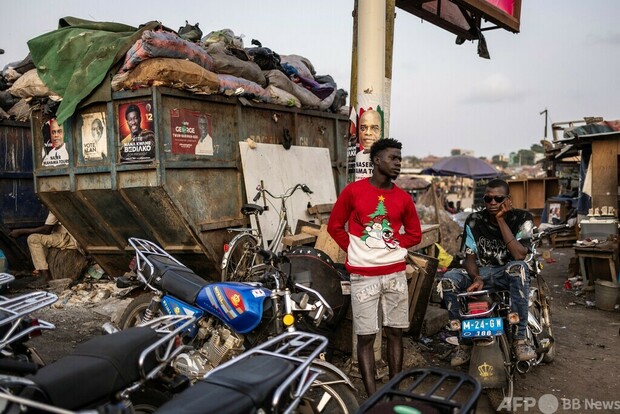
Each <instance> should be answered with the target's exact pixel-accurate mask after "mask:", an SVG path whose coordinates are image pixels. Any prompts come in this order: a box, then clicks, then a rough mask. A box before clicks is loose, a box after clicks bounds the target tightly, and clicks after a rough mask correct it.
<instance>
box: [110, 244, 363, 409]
mask: <svg viewBox="0 0 620 414" xmlns="http://www.w3.org/2000/svg"><path fill="white" fill-rule="evenodd" d="M129 244H130V245H131V246H132V247H133V249H134V250H135V252H136V259H135V277H134V278H133V279H131V278H130V279H128V278H126V277H123V278H119V279H118V280H117V285H118V286H119V287H128V286H131V285H132V284H133V285H135V284H138V285H139V286H141V287H143V288H145V289H148V290H150V293H147V294H142V295H140V296H138V297H136V298H135V299H134V300H133V301H132V302H131V303H130V304H129V305H128V306H127V308H126V310H125V312H124V313H123V315H122V316H121V318H120V321H119V327H120V328H121V329H126V328H129V327H132V326H137V325H140V324H143V323H146V322H148V321H149V320H151V319H152V318H155V317H158V316H161V315H191V316H193V317H194V318H195V319H196V322H195V323H194V324H192V325H191V326H190V327H189V328H188V332H187V335H185V341H186V345H187V349H188V350H187V351H186V352H183V353H181V354H179V355H177V357H176V358H175V360H174V362H173V363H172V364H173V367H174V368H176V369H177V370H178V371H179V372H181V373H182V374H184V375H185V376H187V377H188V378H189V379H190V380H191V381H192V382H194V381H197V380H199V379H201V378H202V377H204V375H205V374H206V373H207V372H209V371H211V370H212V369H214V368H215V367H218V366H219V365H220V364H222V363H224V362H226V361H228V360H230V359H232V358H234V357H236V356H238V355H240V354H242V353H243V352H244V351H246V350H248V349H251V348H253V347H255V346H257V345H259V344H261V343H264V342H266V341H267V340H269V339H271V338H273V337H275V336H277V335H279V334H281V333H283V332H286V331H288V332H294V331H295V330H296V329H297V328H296V324H299V323H300V322H301V321H302V320H303V322H304V324H305V325H306V324H308V321H310V323H311V324H314V325H315V326H317V327H318V326H319V325H321V324H322V323H324V322H325V321H329V320H331V319H332V318H333V316H334V312H333V310H332V308H331V307H330V306H329V304H328V303H327V301H325V299H323V297H322V295H321V294H320V293H319V292H317V291H316V290H313V289H312V288H310V287H305V286H302V285H299V284H296V283H294V282H293V281H292V280H291V278H289V277H288V275H287V274H286V271H285V270H283V268H284V269H285V268H286V267H285V266H280V262H279V261H280V256H276V255H274V254H273V253H271V252H269V251H265V250H261V251H259V254H261V255H262V256H263V263H265V270H264V273H263V274H262V275H261V276H260V280H259V281H256V282H215V283H212V282H207V281H206V280H204V279H203V278H202V277H200V276H198V275H197V274H195V273H194V272H193V271H192V270H191V269H189V268H188V267H186V266H185V265H183V264H182V263H181V262H179V261H178V260H176V259H175V258H174V257H172V256H171V255H170V254H168V253H167V252H166V251H165V250H163V249H162V248H161V247H159V246H157V245H156V244H154V243H152V242H150V241H148V240H143V239H138V238H130V239H129ZM313 365H316V366H318V367H319V368H320V369H321V371H322V372H323V373H322V374H321V375H320V376H319V377H318V378H317V379H316V380H315V381H314V382H313V385H312V387H311V390H312V392H313V393H316V394H318V398H319V399H321V400H322V401H323V403H322V404H321V409H320V412H344V413H351V412H355V409H356V408H357V405H358V404H357V401H356V398H355V388H354V386H353V384H352V383H351V381H350V380H349V378H348V377H347V376H346V375H345V374H344V373H343V372H342V371H341V370H339V369H338V368H337V367H335V366H333V365H332V364H330V363H328V362H327V361H325V360H323V359H320V358H317V359H314V361H313Z"/></svg>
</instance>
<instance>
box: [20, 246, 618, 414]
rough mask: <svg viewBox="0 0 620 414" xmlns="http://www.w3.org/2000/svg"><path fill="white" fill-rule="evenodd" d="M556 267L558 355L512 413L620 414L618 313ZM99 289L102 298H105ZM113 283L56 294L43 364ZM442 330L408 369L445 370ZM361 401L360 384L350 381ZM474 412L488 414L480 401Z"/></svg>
mask: <svg viewBox="0 0 620 414" xmlns="http://www.w3.org/2000/svg"><path fill="white" fill-rule="evenodd" d="M542 250H548V251H550V253H551V258H552V259H553V261H554V262H553V263H547V264H545V268H544V270H543V275H544V277H545V279H546V280H547V282H548V283H549V285H550V287H551V291H552V294H551V303H552V321H553V327H554V333H555V337H556V346H557V356H556V359H555V361H554V362H553V363H551V364H548V365H541V366H538V367H534V368H532V370H531V371H530V372H528V373H527V374H525V375H522V376H519V377H518V378H517V380H516V385H515V396H516V397H520V398H517V399H515V405H517V404H520V405H517V406H516V412H532V413H545V414H546V413H554V412H559V413H563V412H567V413H584V412H592V413H604V412H618V411H620V395H619V394H618V384H620V351H619V350H620V311H619V310H617V309H616V310H615V311H611V312H610V311H603V310H599V309H597V308H596V307H594V306H591V303H590V301H594V292H586V293H582V292H581V291H577V290H574V289H571V290H567V289H565V288H564V282H565V281H566V279H567V277H568V269H569V261H570V258H571V257H572V256H573V250H572V249H571V248H557V249H554V250H552V249H549V248H543V249H542ZM26 282H27V278H25V279H22V280H18V281H17V283H14V285H13V286H12V290H11V292H20V291H24V289H25V288H24V287H23V286H24V284H25V283H26ZM102 292H103V293H102ZM118 294H119V292H118V291H115V288H114V287H113V284H112V283H111V282H110V283H107V284H106V283H100V284H96V285H88V284H86V285H84V286H83V288H82V289H80V290H79V291H75V292H73V293H71V294H68V292H67V291H65V292H59V296H60V299H59V301H58V302H57V303H56V305H55V306H53V307H51V308H48V309H45V310H42V311H40V312H39V314H38V316H39V317H40V318H42V319H45V320H47V321H49V322H52V323H54V324H55V325H56V329H55V330H54V331H46V332H44V334H43V335H42V336H41V337H38V338H35V339H33V340H32V344H34V345H35V346H36V347H37V349H38V350H39V352H40V353H41V354H42V355H43V357H44V358H46V360H47V361H48V362H53V361H55V360H57V359H59V358H60V357H62V356H64V355H66V354H68V353H69V352H70V351H71V350H72V349H73V348H74V347H75V345H76V344H78V343H80V342H82V341H85V340H87V339H89V338H91V337H92V336H95V335H99V334H100V332H101V325H102V324H103V323H104V322H107V321H110V319H111V318H113V317H114V314H115V312H118V309H120V308H122V307H123V304H124V303H126V301H127V299H122V298H119V297H118ZM446 335H447V332H441V333H440V334H438V335H435V336H433V337H431V338H425V339H424V341H413V340H412V339H411V338H405V366H406V367H407V366H423V365H435V366H443V367H448V366H449V361H450V354H451V351H452V350H453V349H454V346H453V345H450V344H449V343H446V342H445V337H446ZM354 383H355V384H356V386H357V388H358V390H360V392H359V395H360V396H361V397H360V398H363V394H364V391H363V386H362V384H361V381H359V380H358V379H355V378H354ZM478 412H483V413H484V412H491V410H490V408H489V406H488V402H486V401H485V400H484V397H483V398H482V399H481V400H480V406H479V410H478Z"/></svg>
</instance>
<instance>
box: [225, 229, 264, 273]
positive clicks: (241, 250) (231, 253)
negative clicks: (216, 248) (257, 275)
mask: <svg viewBox="0 0 620 414" xmlns="http://www.w3.org/2000/svg"><path fill="white" fill-rule="evenodd" d="M257 244H258V243H257V242H256V239H255V238H254V237H252V236H250V235H249V234H242V235H241V237H239V238H238V239H237V241H236V242H235V244H233V245H232V247H231V248H230V250H228V252H227V255H228V262H227V263H226V267H225V268H223V269H222V281H224V282H226V281H230V282H247V281H249V280H250V279H251V275H248V274H246V271H247V269H248V268H250V267H252V266H253V265H254V264H255V263H254V261H255V257H256V256H257V255H256V254H254V253H253V252H250V251H248V250H249V249H251V248H252V247H255V246H256V245H257Z"/></svg>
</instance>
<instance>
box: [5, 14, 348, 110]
mask: <svg viewBox="0 0 620 414" xmlns="http://www.w3.org/2000/svg"><path fill="white" fill-rule="evenodd" d="M251 43H252V44H251V47H245V45H244V41H243V36H237V35H235V33H234V32H233V31H232V30H230V29H223V30H216V31H212V32H210V33H209V34H207V35H206V36H204V37H203V36H202V31H201V29H200V28H199V25H198V23H196V24H195V25H190V24H186V25H185V27H181V28H180V29H179V30H178V31H174V30H171V29H169V28H167V27H165V26H162V25H161V24H160V23H159V22H149V23H147V24H145V25H142V26H140V28H139V29H136V28H133V27H130V26H126V25H122V24H119V23H104V22H91V21H87V20H82V19H77V18H72V17H65V18H63V19H60V22H59V29H58V30H56V31H53V32H50V33H46V34H44V35H41V36H39V37H37V38H35V39H31V40H30V41H29V42H28V46H29V49H30V52H31V53H30V54H29V55H28V57H27V58H26V59H24V61H23V62H18V63H13V64H9V65H7V66H6V67H5V69H4V70H3V72H2V77H1V78H0V90H2V93H1V94H0V103H1V107H2V112H0V119H2V118H10V119H16V120H25V119H27V118H28V115H27V114H28V110H27V109H28V104H32V103H33V102H32V100H33V99H35V100H36V99H38V98H49V99H51V100H52V101H56V102H57V101H58V100H61V99H62V100H63V102H61V103H60V108H59V114H58V119H59V121H60V122H64V120H65V119H68V118H69V117H70V116H71V115H72V114H73V112H74V111H75V109H76V108H77V107H78V106H80V105H83V104H85V103H86V102H88V101H91V102H92V100H93V99H100V100H101V99H102V98H103V97H104V96H105V95H106V94H107V96H108V97H109V96H111V93H112V91H122V90H136V89H140V88H148V87H151V86H166V87H172V88H178V89H183V90H187V91H190V92H193V93H195V94H206V95H214V94H219V95H225V96H235V97H243V98H246V99H252V100H256V101H259V102H266V103H272V104H278V105H283V106H287V107H296V108H304V109H314V110H320V111H330V112H334V113H342V114H345V115H346V114H347V113H348V108H346V107H345V104H346V97H347V92H346V91H345V90H344V89H338V87H337V84H336V82H335V81H334V79H333V78H332V77H331V76H330V75H318V74H317V72H316V70H315V68H314V65H313V64H312V62H311V61H310V60H309V59H307V58H305V57H303V56H299V55H294V54H292V55H279V54H278V53H276V52H275V51H273V50H271V49H269V48H267V47H263V46H262V44H261V42H260V41H258V40H254V39H253V40H252V42H251ZM80 48H82V49H83V50H82V52H83V53H81V52H80ZM95 52H96V53H95ZM93 53H95V54H94V55H93ZM67 54H68V55H67ZM68 62H70V63H68ZM35 66H36V67H35ZM102 88H103V89H104V94H103V95H101V94H99V92H101V90H102ZM61 97H62V98H61ZM93 97H96V98H93ZM16 105H18V106H17V107H16V108H15V109H13V108H14V107H15V106H16ZM31 106H32V105H31ZM5 111H6V112H5Z"/></svg>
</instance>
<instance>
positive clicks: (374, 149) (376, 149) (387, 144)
mask: <svg viewBox="0 0 620 414" xmlns="http://www.w3.org/2000/svg"><path fill="white" fill-rule="evenodd" d="M388 148H396V149H399V150H402V149H403V144H402V143H401V142H400V141H398V140H396V139H394V138H382V139H378V140H376V141H375V142H374V144H372V146H371V147H370V161H373V160H374V159H375V157H376V156H377V155H379V153H380V152H381V151H383V150H385V149H388Z"/></svg>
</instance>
